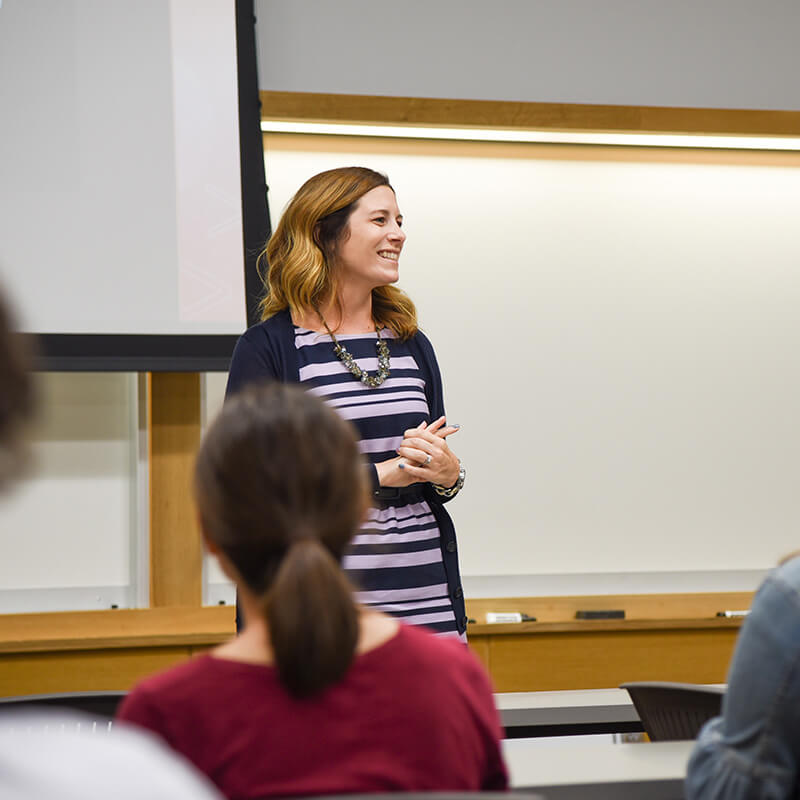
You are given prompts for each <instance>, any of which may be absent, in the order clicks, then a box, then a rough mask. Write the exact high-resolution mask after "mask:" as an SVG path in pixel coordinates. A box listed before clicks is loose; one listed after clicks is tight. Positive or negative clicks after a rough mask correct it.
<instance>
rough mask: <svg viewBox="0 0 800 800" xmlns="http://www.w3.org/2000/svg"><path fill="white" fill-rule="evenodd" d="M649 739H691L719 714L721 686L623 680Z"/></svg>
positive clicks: (622, 687) (662, 740) (654, 740)
mask: <svg viewBox="0 0 800 800" xmlns="http://www.w3.org/2000/svg"><path fill="white" fill-rule="evenodd" d="M620 689H627V690H628V694H629V695H630V696H631V700H632V701H633V705H634V706H635V707H636V711H637V713H638V714H639V717H640V719H641V720H642V725H643V726H644V729H645V731H646V733H647V735H648V736H649V737H650V740H651V741H653V742H665V741H676V740H678V739H695V738H697V734H698V733H699V732H700V728H702V727H703V723H705V722H706V721H707V720H709V719H711V718H712V717H716V716H719V714H720V712H721V710H722V698H723V696H724V695H725V689H724V688H723V687H721V686H702V685H699V684H696V683H669V682H667V681H635V682H631V683H623V684H622V685H621V686H620Z"/></svg>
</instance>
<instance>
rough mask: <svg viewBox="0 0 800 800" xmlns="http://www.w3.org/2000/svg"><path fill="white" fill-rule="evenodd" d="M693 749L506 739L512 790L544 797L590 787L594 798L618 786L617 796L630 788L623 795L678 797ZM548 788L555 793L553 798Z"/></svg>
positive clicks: (672, 745)
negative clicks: (630, 790) (621, 789)
mask: <svg viewBox="0 0 800 800" xmlns="http://www.w3.org/2000/svg"><path fill="white" fill-rule="evenodd" d="M693 746H694V742H647V743H640V744H614V743H612V742H610V741H608V742H607V741H598V740H596V739H595V740H592V741H580V740H576V739H557V740H547V741H543V740H541V739H507V740H505V741H504V742H503V755H504V756H505V759H506V763H507V764H508V769H509V773H510V777H511V786H512V788H514V789H531V790H535V791H540V792H541V793H542V794H543V795H544V796H545V797H548V796H558V797H562V796H563V797H567V796H575V797H578V796H586V794H585V788H584V790H583V792H581V791H579V789H580V787H587V786H589V785H591V786H592V787H593V794H592V796H593V797H600V796H604V795H603V794H602V791H601V789H602V787H603V785H605V786H606V787H611V786H614V787H616V788H615V791H617V792H618V793H619V787H620V786H625V785H630V787H631V789H632V790H634V792H633V793H627V792H624V794H630V796H641V797H648V796H650V797H657V796H664V797H672V796H678V797H679V796H681V792H682V790H681V786H682V782H683V779H684V778H685V776H686V764H687V762H688V760H689V755H690V753H691V750H692V747H693ZM648 786H649V787H650V788H649V790H648V788H647V787H648ZM548 787H553V789H554V790H553V791H551V792H550V793H549V794H548ZM558 787H563V789H561V790H558ZM567 787H573V788H574V789H575V791H572V790H569V791H567ZM609 796H610V795H609Z"/></svg>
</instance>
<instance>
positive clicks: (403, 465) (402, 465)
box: [397, 464, 406, 469]
mask: <svg viewBox="0 0 800 800" xmlns="http://www.w3.org/2000/svg"><path fill="white" fill-rule="evenodd" d="M397 468H398V469H405V468H406V465H405V464H398V465H397Z"/></svg>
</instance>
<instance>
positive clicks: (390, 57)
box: [256, 0, 800, 109]
mask: <svg viewBox="0 0 800 800" xmlns="http://www.w3.org/2000/svg"><path fill="white" fill-rule="evenodd" d="M256 14H257V18H258V25H257V33H258V58H259V73H260V87H261V89H265V90H268V89H271V90H283V91H293V92H323V93H334V94H367V95H396V96H407V97H446V98H460V99H476V100H518V101H527V102H547V103H597V104H612V105H614V104H620V105H655V106H697V107H704V108H750V109H770V108H771V109H800V84H798V82H797V75H798V73H799V72H800V51H799V50H798V48H797V46H796V43H797V33H798V31H799V30H800V4H797V3H796V2H794V0H765V2H761V3H755V2H752V1H751V0H702V2H697V1H696V0H669V2H663V0H603V1H602V2H598V0H557V1H556V0H550V1H549V2H548V1H547V0H493V2H486V0H435V2H431V0H406V2H404V3H402V4H399V5H398V4H395V3H389V2H383V3H381V2H374V0H373V1H370V0H337V2H335V3H331V2H328V0H256Z"/></svg>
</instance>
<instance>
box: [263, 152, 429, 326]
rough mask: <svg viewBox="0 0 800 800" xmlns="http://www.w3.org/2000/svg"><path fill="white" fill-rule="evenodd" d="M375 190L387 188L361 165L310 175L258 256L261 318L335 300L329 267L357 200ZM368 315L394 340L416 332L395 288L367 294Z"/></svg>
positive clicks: (411, 309)
mask: <svg viewBox="0 0 800 800" xmlns="http://www.w3.org/2000/svg"><path fill="white" fill-rule="evenodd" d="M379 186H388V187H389V188H390V189H392V185H391V184H390V183H389V179H388V178H387V177H386V175H383V174H381V173H380V172H376V171H375V170H372V169H368V168H367V167H339V168H337V169H329V170H326V171H325V172H320V173H319V174H318V175H314V176H313V177H311V178H309V179H308V180H307V181H306V182H305V183H304V184H303V185H302V186H301V187H300V188H299V189H298V190H297V193H296V194H295V196H294V197H293V198H292V199H291V200H290V201H289V204H288V205H287V206H286V210H285V211H284V212H283V215H282V216H281V218H280V221H279V222H278V225H277V227H276V228H275V233H273V234H272V236H271V237H270V240H269V241H268V242H267V246H266V249H265V250H264V252H263V253H262V254H261V256H259V269H260V270H261V272H262V276H261V277H262V281H263V283H264V290H265V295H264V298H263V299H262V301H261V318H262V319H268V318H269V317H271V316H272V315H273V314H277V313H278V312H279V311H282V310H283V309H285V308H290V309H292V310H296V311H301V312H308V311H319V309H320V308H322V307H323V306H324V305H325V304H326V303H328V302H329V301H330V300H333V301H334V302H336V303H338V302H339V295H338V289H339V287H338V286H337V282H336V274H335V271H334V270H333V268H332V265H333V260H334V258H333V257H334V255H335V251H336V247H337V245H338V244H339V242H340V241H341V240H342V237H343V236H344V234H345V233H346V231H347V223H348V222H349V220H350V215H351V214H352V213H353V210H354V209H355V207H356V205H357V204H358V201H359V200H360V199H361V198H362V197H363V196H364V195H365V194H366V193H367V192H370V191H372V190H373V189H376V188H377V187H379ZM392 191H394V189H392ZM263 273H266V274H263ZM339 310H341V309H339ZM372 313H373V316H374V317H375V320H376V322H379V323H380V324H381V325H386V326H387V327H388V328H390V329H391V330H393V331H394V332H395V334H397V336H398V337H399V338H400V339H408V338H409V337H411V336H413V335H414V334H415V333H416V332H417V310H416V308H415V306H414V303H413V302H412V300H411V298H410V297H409V296H408V295H407V294H406V293H405V292H403V291H402V290H401V289H399V288H398V287H397V286H378V287H377V288H375V289H373V290H372Z"/></svg>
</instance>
